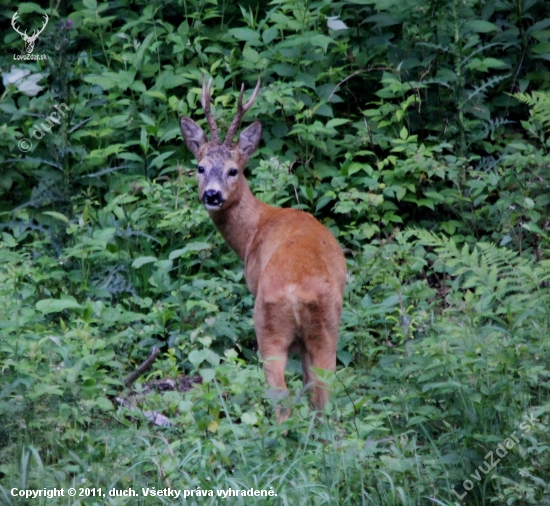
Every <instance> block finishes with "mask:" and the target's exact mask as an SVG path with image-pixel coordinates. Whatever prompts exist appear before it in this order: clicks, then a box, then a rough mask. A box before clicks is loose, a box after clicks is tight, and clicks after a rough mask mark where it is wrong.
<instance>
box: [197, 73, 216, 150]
mask: <svg viewBox="0 0 550 506" xmlns="http://www.w3.org/2000/svg"><path fill="white" fill-rule="evenodd" d="M211 89H212V78H210V80H209V81H208V86H207V85H206V80H205V79H204V74H203V75H202V96H201V104H202V108H203V110H204V115H205V116H206V121H207V122H208V126H209V127H210V139H211V142H214V143H215V144H219V142H220V139H219V137H218V126H217V125H216V120H215V119H214V116H212V112H211V111H210V90H211Z"/></svg>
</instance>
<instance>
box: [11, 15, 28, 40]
mask: <svg viewBox="0 0 550 506" xmlns="http://www.w3.org/2000/svg"><path fill="white" fill-rule="evenodd" d="M18 17H19V11H15V14H14V15H13V17H12V18H11V26H13V29H14V30H15V31H16V32H17V33H18V34H19V35H21V37H23V39H24V38H25V37H27V30H25V33H23V32H20V31H19V30H18V29H17V26H15V20H16V19H17V18H18Z"/></svg>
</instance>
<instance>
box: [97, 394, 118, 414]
mask: <svg viewBox="0 0 550 506" xmlns="http://www.w3.org/2000/svg"><path fill="white" fill-rule="evenodd" d="M95 402H96V404H97V407H98V408H99V409H102V410H103V411H113V410H114V409H115V407H114V406H113V403H112V402H111V401H110V400H109V399H107V397H98V398H97V399H96V400H95Z"/></svg>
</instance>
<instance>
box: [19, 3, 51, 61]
mask: <svg viewBox="0 0 550 506" xmlns="http://www.w3.org/2000/svg"><path fill="white" fill-rule="evenodd" d="M18 17H19V11H16V12H15V14H14V15H13V17H12V18H11V26H13V29H14V30H15V31H16V32H17V33H18V34H19V35H21V37H22V38H23V40H24V41H25V51H26V52H27V53H28V54H31V53H32V52H33V50H34V44H35V43H36V39H38V36H39V35H40V34H41V33H42V32H43V31H44V28H46V25H47V24H48V19H49V18H48V15H47V14H44V23H43V24H42V28H37V29H36V30H35V31H34V32H33V33H32V35H30V36H29V35H27V30H25V31H24V32H22V31H20V30H19V28H18V27H17V25H16V24H15V20H16V19H17V18H18Z"/></svg>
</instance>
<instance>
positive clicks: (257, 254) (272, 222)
mask: <svg viewBox="0 0 550 506" xmlns="http://www.w3.org/2000/svg"><path fill="white" fill-rule="evenodd" d="M181 124H182V133H183V136H184V138H185V141H186V143H187V145H188V146H189V148H190V149H191V150H192V151H193V152H194V153H195V156H196V157H197V159H198V162H199V165H200V166H202V167H204V173H203V174H197V177H198V180H199V198H201V199H202V195H203V194H204V192H205V191H206V189H207V186H208V185H212V184H214V183H213V178H215V184H216V185H217V186H216V188H218V187H219V188H220V189H221V190H220V191H221V193H222V195H223V197H224V199H225V201H224V204H223V206H222V207H221V208H219V209H209V208H207V209H208V213H209V215H210V217H211V218H212V221H213V222H214V224H215V225H216V227H217V228H218V230H219V231H220V233H221V234H222V236H223V237H224V239H225V240H226V242H227V243H228V244H229V246H230V247H231V248H232V249H233V250H234V251H235V252H236V253H237V255H239V257H240V258H241V259H242V260H243V261H244V265H245V278H246V283H247V285H248V288H249V289H250V291H251V292H252V294H253V295H254V296H255V298H256V302H255V306H254V327H255V330H256V337H257V339H258V347H259V350H260V354H261V356H262V359H263V361H264V371H265V376H266V380H267V383H268V384H269V385H270V386H271V387H272V388H274V389H276V390H279V391H280V392H281V394H283V395H284V394H286V392H287V386H286V383H285V378H284V371H285V365H286V362H287V358H288V354H289V352H298V353H299V354H300V355H301V357H302V369H303V380H304V385H310V384H312V385H311V386H312V401H313V405H314V406H315V408H316V409H318V410H322V409H323V408H324V406H325V404H326V402H327V400H328V396H329V394H328V390H327V388H326V385H324V384H323V383H322V381H321V380H319V379H318V378H317V375H316V374H315V372H314V371H313V369H312V367H315V368H321V369H328V370H329V371H334V369H335V367H336V345H337V342H338V325H339V323H340V318H341V314H342V298H343V295H344V287H345V283H346V261H345V259H344V255H343V254H342V250H341V248H340V246H339V245H338V242H337V241H336V239H335V238H334V237H333V236H332V234H331V233H330V232H329V231H328V229H327V228H325V227H324V226H323V225H321V224H320V223H319V222H318V221H317V220H316V219H315V218H313V216H311V215H310V214H307V213H305V212H303V211H299V210H296V209H281V208H277V207H273V206H269V205H267V204H264V203H263V202H261V201H260V200H258V199H257V198H256V197H254V195H252V192H251V191H250V188H249V186H248V183H247V182H246V180H245V178H244V175H243V170H244V167H245V165H246V163H247V161H248V158H249V157H250V155H251V154H252V153H253V151H254V150H255V149H256V147H257V145H258V143H259V138H260V134H261V126H260V125H259V123H253V124H252V125H250V126H249V127H248V128H247V129H246V130H244V131H243V132H242V133H241V136H240V137H239V141H238V142H237V144H236V145H234V146H233V147H232V148H231V149H228V148H225V147H223V146H219V145H211V144H210V143H208V142H207V141H206V136H205V135H204V133H203V132H202V129H201V128H200V127H199V126H198V125H197V124H196V123H195V122H194V121H192V120H191V119H190V118H185V117H182V118H181ZM202 139H204V141H203V142H200V141H201V140H202ZM220 166H223V167H222V168H220ZM231 168H233V169H234V168H237V169H238V175H237V176H233V177H231V176H230V175H228V174H229V170H231ZM288 416H289V412H288V410H283V409H281V408H278V409H277V419H278V421H279V422H281V421H284V420H286V419H287V418H288Z"/></svg>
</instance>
